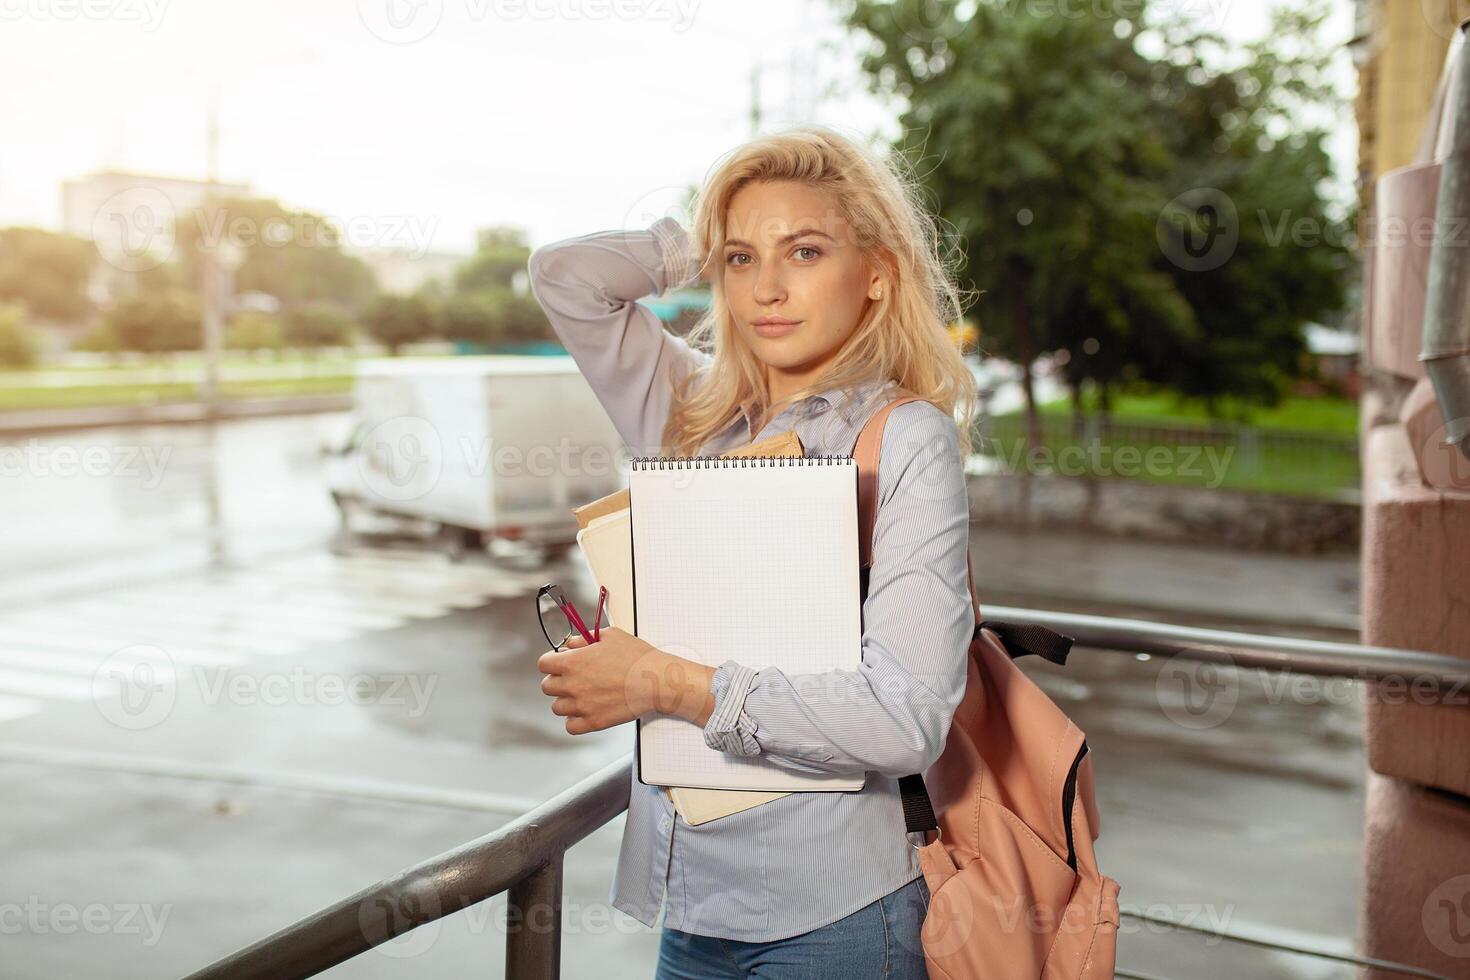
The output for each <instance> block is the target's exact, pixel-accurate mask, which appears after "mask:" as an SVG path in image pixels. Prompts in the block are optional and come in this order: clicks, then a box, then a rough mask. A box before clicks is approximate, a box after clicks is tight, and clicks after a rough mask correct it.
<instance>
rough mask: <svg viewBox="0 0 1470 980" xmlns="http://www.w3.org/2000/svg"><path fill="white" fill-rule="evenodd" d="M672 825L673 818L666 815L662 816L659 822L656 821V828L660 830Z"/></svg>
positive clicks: (665, 829)
mask: <svg viewBox="0 0 1470 980" xmlns="http://www.w3.org/2000/svg"><path fill="white" fill-rule="evenodd" d="M673 825H674V821H673V820H671V819H669V818H668V817H664V818H662V819H661V820H659V822H658V829H659V830H662V831H667V830H668V829H669V828H670V827H672V826H673Z"/></svg>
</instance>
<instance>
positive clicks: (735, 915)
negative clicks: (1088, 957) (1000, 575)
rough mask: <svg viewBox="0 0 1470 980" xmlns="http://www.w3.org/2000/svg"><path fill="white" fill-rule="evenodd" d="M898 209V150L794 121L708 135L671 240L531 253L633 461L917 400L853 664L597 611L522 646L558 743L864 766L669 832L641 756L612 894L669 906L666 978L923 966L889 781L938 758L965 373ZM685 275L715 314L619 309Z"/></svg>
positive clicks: (903, 186)
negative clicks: (566, 644) (764, 659)
mask: <svg viewBox="0 0 1470 980" xmlns="http://www.w3.org/2000/svg"><path fill="white" fill-rule="evenodd" d="M918 202H919V196H918V194H917V192H916V190H915V186H914V184H913V183H912V181H911V179H910V178H908V177H907V176H906V175H905V174H904V173H903V171H901V170H899V169H898V168H897V167H895V166H893V165H891V164H889V163H887V162H885V161H882V160H880V159H878V158H876V157H875V156H873V155H872V154H871V153H869V152H868V151H866V150H864V149H863V148H861V147H860V146H858V145H857V144H855V143H854V142H852V141H850V140H848V139H846V138H844V137H843V136H841V135H839V134H838V133H835V132H833V131H832V130H829V129H826V128H823V127H802V128H798V129H793V130H788V131H785V132H782V133H778V134H776V135H772V136H768V137H763V138H759V139H756V140H753V141H751V142H749V143H746V144H744V145H742V146H740V147H738V148H737V149H735V150H734V151H732V152H731V153H729V154H728V155H727V156H726V157H725V158H724V160H723V161H722V162H721V163H720V164H719V165H718V166H717V167H716V168H715V170H714V171H713V173H712V174H711V176H710V177H709V179H708V180H707V183H706V186H705V187H704V189H703V191H702V193H701V195H700V198H699V203H698V205H697V207H696V209H695V219H694V232H693V235H692V236H691V235H690V233H689V232H686V231H685V230H684V228H683V227H682V226H681V225H680V224H679V223H678V222H677V221H675V220H674V219H672V218H668V217H665V218H660V219H659V220H657V221H655V222H654V223H653V224H652V225H651V226H650V227H648V228H646V229H632V230H616V231H604V232H597V233H593V234H589V235H583V236H581V237H577V238H569V239H566V240H564V241H560V242H554V243H552V244H549V245H545V246H542V247H541V248H539V249H537V250H536V251H535V252H534V253H533V254H532V255H531V259H530V263H529V266H530V274H531V285H532V290H533V291H534V293H535V295H536V297H537V300H538V301H539V302H540V303H541V306H542V307H543V308H544V309H545V311H546V315H547V317H548V318H549V319H550V321H551V324H552V327H553V329H554V330H555V331H556V333H557V335H558V336H559V337H560V338H561V340H562V342H563V343H564V344H565V345H566V348H567V350H568V351H569V352H570V353H571V355H572V357H573V358H574V359H575V360H576V363H577V365H578V367H579V368H581V370H582V372H583V374H584V375H585V376H586V377H587V380H588V381H589V382H590V384H591V385H592V387H593V389H594V390H595V391H596V393H597V396H598V398H599V399H600V400H601V403H602V404H603V406H604V407H605V408H606V409H607V411H608V414H609V415H610V416H611V417H612V421H613V423H614V424H615V425H616V427H617V429H618V431H619V433H620V434H621V435H622V437H623V439H624V440H625V441H626V442H627V444H628V446H629V448H630V450H631V451H632V452H633V453H634V454H635V455H717V454H719V453H721V452H724V451H726V450H729V449H733V448H736V447H738V446H741V445H744V444H746V443H749V442H752V441H754V440H757V439H761V438H765V437H768V436H771V435H773V434H775V433H779V432H783V431H786V430H792V429H794V430H795V431H796V433H797V435H798V436H799V437H800V439H801V443H802V445H803V447H804V448H805V451H806V453H807V454H808V455H846V454H847V453H850V452H851V451H852V449H853V445H854V442H855V440H856V438H857V435H858V433H859V431H860V430H861V428H862V425H863V423H864V422H865V421H867V419H868V418H869V417H870V416H871V415H872V414H873V412H875V411H876V410H877V409H878V408H880V407H882V406H883V405H884V404H885V403H886V402H887V401H889V400H891V399H892V397H893V396H894V394H895V393H896V391H897V390H898V389H899V388H902V389H903V390H904V391H907V392H912V393H914V394H917V395H920V396H921V397H923V398H925V399H928V401H915V402H909V403H907V404H905V405H901V406H899V407H898V408H896V409H894V410H893V412H892V414H891V415H890V416H889V419H888V423H887V427H886V429H885V432H884V436H883V443H882V450H881V457H880V464H879V474H878V493H879V497H878V499H879V507H878V511H877V516H876V521H875V527H874V530H873V564H872V568H871V571H870V578H869V584H868V595H867V599H866V601H865V602H864V604H863V623H864V630H863V637H862V651H861V659H862V662H861V665H860V666H859V667H858V668H857V669H854V670H837V671H830V672H827V673H825V674H818V675H810V676H799V675H786V674H783V673H782V672H781V671H779V670H777V669H775V668H769V667H768V668H764V669H760V670H755V669H752V667H751V666H750V665H746V664H741V663H737V662H735V661H734V660H729V661H726V662H725V663H723V664H720V665H719V666H718V667H709V666H706V665H704V664H700V663H695V662H693V661H690V660H687V659H683V658H680V657H676V656H673V655H671V654H668V653H665V652H663V651H661V650H658V649H656V648H654V647H652V646H650V645H649V644H647V643H645V642H643V641H641V640H639V639H638V638H636V637H634V636H632V635H630V634H628V633H626V632H624V631H622V630H617V629H604V630H603V631H602V634H601V640H600V641H599V642H598V643H596V644H595V645H593V646H592V647H588V646H587V644H586V643H585V641H583V640H581V638H580V637H579V638H577V639H576V641H575V642H573V643H572V644H570V648H569V649H566V650H563V651H559V652H558V651H548V652H547V653H546V654H544V655H542V657H541V659H540V661H539V664H538V666H539V668H540V670H541V671H542V672H543V673H545V674H546V677H545V678H543V681H542V685H541V687H542V690H543V691H544V692H545V693H546V694H547V695H549V696H551V697H552V698H554V700H553V701H552V702H551V710H552V711H553V712H554V713H555V714H557V715H559V716H565V717H566V719H567V720H566V730H567V731H568V732H570V733H572V734H574V735H575V734H582V733H585V732H591V731H598V730H601V729H604V728H609V727H611V726H614V725H621V724H623V723H625V722H628V721H631V720H633V719H634V718H638V717H641V716H643V715H646V714H651V713H665V714H671V715H676V716H679V717H683V718H686V719H688V720H689V721H690V722H692V723H694V724H697V725H700V726H702V728H703V730H704V739H705V743H706V744H708V745H709V746H710V747H711V748H714V749H716V750H718V751H721V752H728V753H730V754H732V755H738V756H760V757H762V758H764V759H766V760H767V761H768V762H769V763H770V764H771V765H774V766H779V767H782V768H785V769H789V770H793V771H797V772H803V773H866V781H865V783H864V785H863V788H862V790H861V791H859V792H854V793H818V792H813V793H792V794H790V795H788V796H783V797H780V798H778V799H775V800H772V801H770V802H768V803H765V804H762V805H760V806H757V807H754V808H752V809H749V810H744V811H741V812H739V813H734V814H731V815H728V816H724V817H721V818H719V819H716V820H712V821H709V822H707V823H704V824H700V825H698V826H690V825H689V824H688V823H686V822H684V820H683V819H682V818H680V817H678V815H677V813H676V811H675V809H674V806H673V804H672V802H671V801H670V799H669V797H668V795H667V794H666V793H665V792H664V791H663V790H662V789H661V788H659V787H655V786H646V785H644V784H643V783H641V782H639V781H638V775H637V772H636V769H635V772H634V774H633V783H632V796H631V799H630V802H629V806H628V817H627V824H626V827H625V829H624V833H623V844H622V850H621V853H620V855H619V859H618V869H617V876H616V879H615V881H614V883H613V887H612V892H611V896H610V901H611V903H612V905H613V906H614V907H616V908H618V909H621V910H623V911H624V912H627V913H628V914H629V915H632V916H634V917H635V918H637V919H639V920H640V921H642V922H644V923H645V924H648V925H653V924H654V922H655V920H656V919H657V917H658V913H659V910H660V907H663V908H665V909H666V913H667V914H666V916H665V919H664V923H663V935H662V939H661V945H660V950H659V964H658V977H660V978H665V980H671V978H699V980H710V978H719V977H763V978H794V977H801V978H808V980H809V978H815V977H827V976H831V977H842V978H844V980H855V978H858V977H876V976H885V977H894V978H923V977H925V975H926V974H925V967H924V961H923V952H922V948H921V946H920V942H919V927H920V924H921V922H922V920H923V917H924V914H925V912H926V911H927V908H928V899H929V892H928V888H927V887H926V885H925V882H924V879H923V876H922V873H921V871H920V868H919V861H918V856H917V855H918V852H917V851H916V850H915V848H914V846H912V845H911V843H910V841H909V840H908V838H907V837H906V836H905V834H904V819H903V811H902V808H901V806H900V797H899V792H898V777H900V776H905V775H908V774H910V773H916V772H922V771H923V770H924V769H926V768H927V767H928V766H929V765H930V764H931V763H932V762H933V761H934V760H935V759H936V758H938V756H939V753H940V751H941V750H942V749H943V747H944V742H945V737H946V735H947V734H948V731H949V725H950V720H951V718H952V717H953V714H954V710H955V708H956V706H957V705H958V704H959V701H960V698H961V697H962V695H963V694H964V684H965V657H966V652H967V649H968V645H969V641H970V635H971V631H972V630H973V618H972V613H971V608H970V599H969V596H968V595H967V594H966V592H965V582H966V555H967V546H968V522H969V511H968V507H967V498H966V494H965V483H964V473H963V466H962V460H963V458H964V455H965V454H966V453H968V451H969V448H970V446H969V439H968V435H967V431H966V430H967V426H966V425H965V424H964V423H965V422H966V421H967V420H968V419H969V418H970V414H971V412H972V410H973V404H974V398H975V392H974V381H973V378H972V375H971V374H970V372H969V370H968V369H967V368H966V367H965V364H964V362H963V360H962V359H961V356H960V353H959V351H958V350H957V349H956V347H955V345H954V343H953V342H952V341H951V340H950V338H949V335H948V333H947V330H946V325H947V324H948V323H950V322H952V321H953V320H955V319H957V318H958V315H959V312H960V311H959V297H958V295H957V292H956V289H955V287H954V285H953V284H952V282H951V280H950V279H949V277H948V275H947V273H946V271H945V269H944V266H943V263H942V261H941V256H940V254H939V238H938V235H937V234H936V233H935V230H934V228H935V223H934V221H933V219H932V218H931V217H930V216H929V215H927V214H926V213H925V211H924V209H923V207H922V206H921V205H920V204H919V203H918ZM701 272H703V273H704V274H705V275H706V277H707V278H708V280H709V283H710V287H711V306H710V309H709V311H708V313H707V314H706V315H705V316H704V318H703V319H702V320H701V321H700V323H699V324H698V325H697V326H696V327H695V329H694V330H693V331H692V332H691V334H690V336H689V340H688V341H686V340H683V339H681V338H679V337H677V336H674V335H673V334H670V333H669V332H667V331H665V330H664V329H663V327H662V325H661V324H660V322H659V321H658V319H657V318H656V317H655V316H654V314H653V312H652V311H651V310H649V309H648V308H647V307H646V306H642V305H640V304H637V303H635V302H634V300H636V299H638V298H639V297H643V296H648V295H650V294H655V293H661V292H663V291H664V290H666V289H670V288H673V287H676V286H680V285H684V284H687V283H690V282H692V281H694V280H695V279H697V278H699V276H700V273H701ZM957 419H958V420H959V421H958V422H957ZM771 576H772V578H773V579H776V580H779V578H780V576H781V569H779V568H773V569H771ZM788 584H789V585H790V586H791V587H793V588H800V587H801V584H800V583H799V582H791V583H788ZM649 677H654V678H659V679H660V680H661V683H659V684H657V685H655V684H654V683H653V682H652V681H649V680H648V679H647V678H649Z"/></svg>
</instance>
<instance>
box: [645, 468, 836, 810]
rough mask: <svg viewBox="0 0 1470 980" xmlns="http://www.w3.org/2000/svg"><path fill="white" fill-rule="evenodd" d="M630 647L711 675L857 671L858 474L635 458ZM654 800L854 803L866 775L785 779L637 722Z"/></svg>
mask: <svg viewBox="0 0 1470 980" xmlns="http://www.w3.org/2000/svg"><path fill="white" fill-rule="evenodd" d="M628 493H629V498H630V501H631V505H632V506H631V519H632V542H633V624H634V629H633V631H634V633H635V634H636V635H637V636H639V637H641V638H642V639H644V640H647V641H648V642H649V643H651V644H652V645H654V646H656V647H658V648H659V649H661V650H666V651H668V652H670V653H673V654H676V655H678V656H681V657H685V658H687V659H690V660H694V661H697V662H700V663H703V664H707V665H709V666H712V667H714V666H719V665H720V664H721V663H723V662H724V661H725V660H735V661H737V662H738V663H741V664H744V665H746V666H748V667H752V668H755V669H757V670H759V669H760V668H762V667H768V666H774V667H778V668H780V669H781V671H782V672H783V673H786V674H788V675H792V674H809V673H821V672H824V671H828V670H833V669H839V668H840V669H850V670H854V669H857V667H858V666H859V664H860V663H861V660H862V650H861V645H862V618H861V617H862V608H861V597H860V593H859V588H860V585H859V577H858V563H859V558H858V521H857V464H856V462H855V461H854V460H853V459H852V457H850V456H809V457H795V458H792V457H775V456H747V457H743V458H720V457H709V456H698V457H679V458H659V457H638V458H635V459H634V460H632V461H631V465H630V469H629V473H628ZM636 756H637V760H638V778H639V779H640V780H641V781H642V782H644V783H648V784H652V785H658V786H690V787H701V788H708V789H739V790H767V791H788V792H796V791H822V790H828V791H850V790H857V789H861V788H862V786H863V774H862V773H858V774H855V775H852V774H831V773H820V774H806V773H798V772H792V771H790V770H787V769H783V768H780V767H779V766H777V765H775V764H773V763H771V762H770V761H768V760H767V759H764V758H762V757H761V756H759V755H757V756H750V757H742V756H735V755H731V754H729V753H724V752H719V751H716V750H714V749H711V748H710V747H709V746H707V745H705V743H704V732H703V729H702V728H701V727H700V726H698V725H696V724H694V723H693V722H690V721H686V720H685V719H683V718H677V717H674V716H671V715H655V716H651V717H649V718H647V719H640V720H639V721H638V726H637V751H636Z"/></svg>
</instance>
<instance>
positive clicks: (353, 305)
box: [176, 198, 378, 312]
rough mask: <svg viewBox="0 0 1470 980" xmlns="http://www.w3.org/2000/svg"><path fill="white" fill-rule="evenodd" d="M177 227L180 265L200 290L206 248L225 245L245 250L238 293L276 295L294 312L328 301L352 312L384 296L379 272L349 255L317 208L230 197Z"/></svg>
mask: <svg viewBox="0 0 1470 980" xmlns="http://www.w3.org/2000/svg"><path fill="white" fill-rule="evenodd" d="M176 227H177V231H176V241H177V254H178V256H179V261H180V264H181V266H182V267H183V270H184V274H185V276H186V278H187V281H188V282H189V283H191V284H195V288H197V284H198V283H199V282H200V278H201V274H202V273H201V263H202V258H203V249H204V248H205V247H207V246H211V245H219V244H222V243H225V244H229V245H233V246H234V247H236V248H238V249H240V250H241V252H242V253H243V255H242V256H241V261H240V266H239V268H238V270H237V271H236V273H235V290H236V291H237V292H249V291H259V292H262V293H268V294H269V295H271V296H274V297H275V298H276V299H278V300H280V301H281V303H282V305H284V306H285V307H287V308H288V309H289V308H293V307H296V306H302V305H309V304H312V303H318V302H326V303H333V304H336V305H338V306H340V307H342V308H343V309H346V310H349V311H352V312H357V311H361V310H363V309H366V308H367V306H368V305H370V304H371V303H372V301H373V300H374V299H375V298H376V296H377V292H378V289H377V282H376V280H375V279H374V277H373V274H372V270H370V269H369V268H368V267H367V266H366V265H365V264H364V263H363V262H362V260H361V259H358V258H356V257H354V256H351V255H348V254H346V253H345V252H343V251H342V243H341V235H340V234H339V233H338V231H337V228H336V226H335V225H333V224H332V223H331V222H330V221H329V220H327V219H326V218H324V217H322V216H321V215H318V214H313V213H312V212H310V211H293V210H291V209H289V208H286V207H283V206H282V205H281V204H279V203H278V202H276V201H274V200H268V199H261V198H229V199H225V200H222V201H220V202H219V203H218V204H217V205H214V206H211V207H199V208H194V209H192V210H190V211H188V212H186V213H185V214H182V215H180V216H179V218H178V221H177V222H176Z"/></svg>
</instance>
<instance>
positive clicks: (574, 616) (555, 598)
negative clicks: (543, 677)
mask: <svg viewBox="0 0 1470 980" xmlns="http://www.w3.org/2000/svg"><path fill="white" fill-rule="evenodd" d="M543 596H549V597H550V598H551V601H552V602H554V603H556V607H557V608H558V609H560V610H561V613H562V615H563V616H565V617H566V619H567V632H566V635H565V636H563V637H562V638H561V639H560V640H553V639H552V638H551V634H550V633H548V632H547V631H546V617H545V616H543V615H542V614H541V599H542V597H543ZM606 600H607V587H606V586H603V587H602V588H600V589H599V590H598V598H597V621H596V622H595V623H594V624H593V627H592V630H593V631H592V632H591V633H589V632H588V630H587V624H586V622H585V621H583V620H582V614H581V613H579V612H577V607H576V606H574V605H572V601H571V600H570V599H568V598H567V594H566V592H564V591H563V590H562V587H561V586H559V585H556V584H555V583H552V582H548V583H547V584H545V585H543V586H541V588H539V589H537V590H536V622H538V623H539V624H540V625H541V635H542V636H544V637H546V642H547V643H548V644H550V646H551V649H553V650H557V651H559V650H561V648H562V647H563V646H565V645H566V642H567V640H570V639H571V638H572V634H574V633H582V634H583V635H584V637H586V638H587V639H588V640H589V641H590V642H596V641H597V639H598V638H599V637H600V636H601V635H602V607H603V604H604V602H606Z"/></svg>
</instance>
